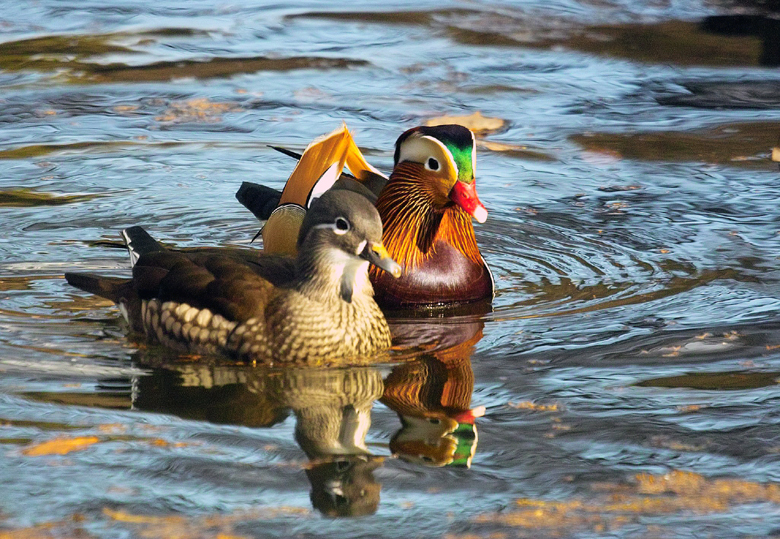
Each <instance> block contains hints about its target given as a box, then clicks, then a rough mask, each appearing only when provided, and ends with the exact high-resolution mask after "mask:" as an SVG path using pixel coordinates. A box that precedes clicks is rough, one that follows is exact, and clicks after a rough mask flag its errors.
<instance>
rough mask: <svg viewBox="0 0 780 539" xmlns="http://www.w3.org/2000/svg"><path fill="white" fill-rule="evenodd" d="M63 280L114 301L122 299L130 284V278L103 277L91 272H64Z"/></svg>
mask: <svg viewBox="0 0 780 539" xmlns="http://www.w3.org/2000/svg"><path fill="white" fill-rule="evenodd" d="M65 280H66V281H68V284H69V285H71V286H75V287H76V288H78V289H80V290H83V291H85V292H89V293H90V294H95V295H96V296H100V297H101V298H106V299H110V300H111V301H113V302H114V303H119V302H120V301H122V298H123V297H124V296H125V292H126V290H127V287H128V286H129V285H131V284H132V281H131V280H130V279H122V278H121V277H104V276H102V275H93V274H91V273H66V274H65Z"/></svg>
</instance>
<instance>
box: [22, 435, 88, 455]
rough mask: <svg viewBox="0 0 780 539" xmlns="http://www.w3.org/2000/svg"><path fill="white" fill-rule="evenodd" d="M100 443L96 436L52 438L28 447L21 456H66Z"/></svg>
mask: <svg viewBox="0 0 780 539" xmlns="http://www.w3.org/2000/svg"><path fill="white" fill-rule="evenodd" d="M99 441H100V439H99V438H98V437H97V436H78V437H75V438H54V439H53V440H48V441H46V442H41V443H39V444H34V445H31V446H28V447H26V448H24V449H23V450H22V454H24V455H27V456H28V457H39V456H43V455H66V454H68V453H71V452H73V451H81V450H82V449H86V448H87V447H89V446H91V445H93V444H96V443H98V442H99Z"/></svg>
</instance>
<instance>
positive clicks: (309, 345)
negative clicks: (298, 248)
mask: <svg viewBox="0 0 780 539" xmlns="http://www.w3.org/2000/svg"><path fill="white" fill-rule="evenodd" d="M324 307H325V306H324V305H323V304H322V303H321V302H318V301H311V300H310V299H308V298H307V297H306V296H304V295H302V294H300V293H298V292H295V291H293V290H286V291H284V292H283V293H280V294H278V295H277V296H276V298H275V299H274V300H273V301H272V302H271V303H269V304H268V306H267V307H266V308H265V312H264V314H262V315H260V316H255V317H252V318H249V319H247V320H245V321H240V322H236V321H230V320H228V319H226V318H225V317H223V316H221V315H219V314H214V313H213V312H212V311H211V310H209V309H206V308H201V309H198V308H196V307H192V306H190V305H189V304H187V303H177V302H173V301H166V302H162V301H160V300H158V299H152V300H147V301H143V302H142V306H141V316H142V318H143V320H142V325H143V328H144V332H145V333H146V335H147V336H148V337H150V338H152V339H154V340H157V341H158V342H160V343H161V344H164V345H166V346H168V347H170V348H173V349H175V350H180V351H185V352H193V353H200V354H218V353H223V354H224V353H227V354H228V355H231V356H233V357H235V358H236V359H241V360H248V361H258V362H266V363H267V362H284V363H288V362H293V363H317V362H322V361H327V360H328V359H332V358H334V357H356V356H369V355H371V354H373V353H375V352H376V350H378V349H385V348H389V347H390V330H389V328H388V326H387V323H386V322H385V320H384V317H383V315H382V313H381V311H380V310H379V308H378V307H377V305H376V303H375V302H374V301H373V299H370V298H356V300H355V301H353V302H352V303H347V302H345V301H341V300H339V299H336V298H334V300H333V301H332V302H330V304H328V305H327V307H328V308H324Z"/></svg>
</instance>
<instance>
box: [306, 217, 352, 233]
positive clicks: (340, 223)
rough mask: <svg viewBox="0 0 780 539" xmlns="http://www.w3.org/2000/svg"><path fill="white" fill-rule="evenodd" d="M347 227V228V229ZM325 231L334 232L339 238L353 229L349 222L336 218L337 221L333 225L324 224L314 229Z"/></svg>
mask: <svg viewBox="0 0 780 539" xmlns="http://www.w3.org/2000/svg"><path fill="white" fill-rule="evenodd" d="M345 227H346V228H345ZM315 228H318V229H323V230H332V231H333V233H334V234H337V235H339V236H343V235H344V234H346V233H347V232H349V230H350V229H351V228H352V227H351V226H350V224H349V221H347V220H346V219H344V218H343V217H336V221H335V222H333V223H323V224H321V225H314V226H313V227H312V229H315Z"/></svg>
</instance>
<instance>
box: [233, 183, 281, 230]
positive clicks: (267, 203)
mask: <svg viewBox="0 0 780 539" xmlns="http://www.w3.org/2000/svg"><path fill="white" fill-rule="evenodd" d="M281 198H282V192H281V191H277V190H276V189H272V188H271V187H266V186H265V185H260V184H259V183H252V182H243V183H242V184H241V187H240V188H239V189H238V192H237V193H236V199H238V201H239V202H240V203H241V204H243V205H244V207H245V208H246V209H248V210H249V211H251V212H252V213H253V214H254V216H255V217H257V218H258V219H259V220H261V221H267V220H268V218H269V217H271V213H273V211H274V210H275V209H276V207H277V206H278V205H279V200H280V199H281Z"/></svg>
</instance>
